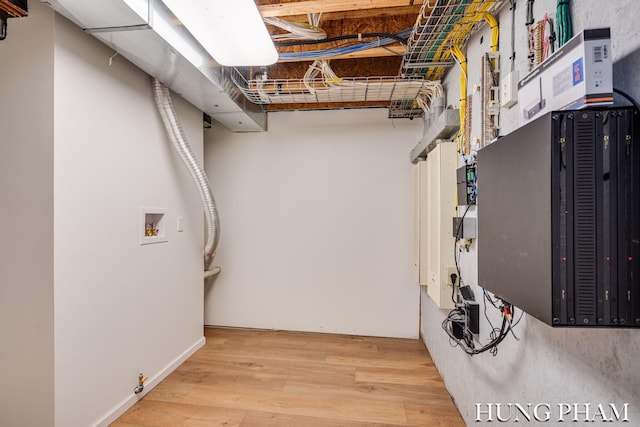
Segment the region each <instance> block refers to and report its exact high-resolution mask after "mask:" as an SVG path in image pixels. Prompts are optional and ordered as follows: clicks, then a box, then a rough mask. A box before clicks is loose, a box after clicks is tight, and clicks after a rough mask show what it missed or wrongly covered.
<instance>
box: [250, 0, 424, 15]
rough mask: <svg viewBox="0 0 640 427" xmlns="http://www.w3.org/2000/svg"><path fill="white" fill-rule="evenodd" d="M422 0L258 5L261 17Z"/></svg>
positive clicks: (328, 0) (324, 0)
mask: <svg viewBox="0 0 640 427" xmlns="http://www.w3.org/2000/svg"><path fill="white" fill-rule="evenodd" d="M416 3H420V4H422V0H417V1H414V0H351V1H344V0H306V1H297V2H293V3H274V4H263V5H260V6H258V10H259V11H260V14H261V15H262V16H263V17H265V18H266V17H274V16H294V15H306V14H307V13H320V12H322V13H330V12H345V11H354V10H363V9H381V8H389V7H401V6H415V4H416Z"/></svg>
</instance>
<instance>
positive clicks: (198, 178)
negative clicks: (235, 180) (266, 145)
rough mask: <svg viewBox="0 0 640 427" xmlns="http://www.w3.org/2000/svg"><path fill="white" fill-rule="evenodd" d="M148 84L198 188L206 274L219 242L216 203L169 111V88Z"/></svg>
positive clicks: (174, 114)
mask: <svg viewBox="0 0 640 427" xmlns="http://www.w3.org/2000/svg"><path fill="white" fill-rule="evenodd" d="M151 85H152V89H153V96H154V99H155V102H156V106H157V107H158V111H159V112H160V116H161V117H162V122H163V123H164V127H165V129H166V130H167V134H168V135H169V138H170V139H171V142H172V144H173V148H174V149H175V150H176V153H178V156H179V157H180V159H181V160H182V163H184V165H185V167H186V168H187V170H188V171H189V174H190V175H191V179H192V180H193V183H194V184H195V186H196V188H197V189H198V194H199V195H200V201H201V202H202V207H203V208H204V211H205V218H206V221H207V242H206V244H205V246H204V269H205V271H209V269H210V268H211V264H212V263H213V258H214V257H215V254H216V249H217V248H218V241H219V240H220V219H219V218H218V210H217V209H216V202H215V200H214V199H213V193H212V192H211V186H210V185H209V179H207V175H206V174H205V172H204V170H202V168H201V167H200V165H199V164H198V162H197V160H196V158H195V156H194V155H193V151H191V146H190V145H189V142H188V141H187V138H186V136H185V134H184V131H183V130H182V126H181V125H180V122H179V121H178V117H177V115H176V112H175V109H174V108H173V102H171V95H170V93H169V89H168V88H167V87H166V86H165V85H163V84H162V83H160V81H158V79H155V78H152V80H151Z"/></svg>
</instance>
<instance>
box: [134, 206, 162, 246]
mask: <svg viewBox="0 0 640 427" xmlns="http://www.w3.org/2000/svg"><path fill="white" fill-rule="evenodd" d="M166 213H167V210H166V209H164V208H140V244H141V245H148V244H150V243H162V242H166V241H168V240H169V239H168V237H167V227H166V224H167V221H166Z"/></svg>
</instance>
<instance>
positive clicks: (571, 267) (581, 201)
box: [478, 108, 640, 327]
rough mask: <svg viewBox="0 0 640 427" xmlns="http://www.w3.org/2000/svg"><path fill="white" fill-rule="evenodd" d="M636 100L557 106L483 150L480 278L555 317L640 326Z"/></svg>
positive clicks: (536, 312) (565, 322)
mask: <svg viewBox="0 0 640 427" xmlns="http://www.w3.org/2000/svg"><path fill="white" fill-rule="evenodd" d="M638 131H639V129H638V115H637V113H636V112H635V111H634V110H633V109H631V108H611V109H607V108H602V109H589V110H579V111H554V112H550V113H547V114H545V115H543V116H542V117H540V118H539V119H537V120H535V121H533V122H531V123H529V124H527V125H525V126H523V127H521V128H520V129H518V130H516V131H514V132H513V133H511V134H509V135H507V136H505V137H503V138H501V139H499V140H498V141H496V142H494V143H493V144H491V145H489V146H487V147H485V148H483V149H482V150H480V151H479V153H478V194H479V196H478V283H479V285H480V286H482V287H483V288H485V289H487V290H489V291H491V292H493V293H494V294H496V295H497V296H499V297H501V298H503V299H504V300H506V301H508V302H510V303H512V304H514V305H515V306H517V307H519V308H521V309H522V310H524V311H526V312H527V313H529V314H531V315H532V316H534V317H536V318H538V319H540V320H542V321H543V322H545V323H548V324H550V325H554V326H608V327H611V326H627V327H628V326H635V327H638V326H640V280H639V277H640V269H639V262H638V261H639V260H640V259H639V258H638V257H639V256H640V147H639V146H638Z"/></svg>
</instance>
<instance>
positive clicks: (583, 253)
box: [574, 114, 597, 324]
mask: <svg viewBox="0 0 640 427" xmlns="http://www.w3.org/2000/svg"><path fill="white" fill-rule="evenodd" d="M585 115H586V114H585ZM574 147H575V181H574V185H575V187H574V188H575V190H574V197H575V199H574V200H575V236H574V238H575V277H576V289H575V290H576V295H575V297H576V317H577V319H578V322H582V323H585V324H588V323H591V322H594V321H595V315H596V312H595V306H596V304H595V298H596V295H595V294H596V260H597V258H596V196H595V195H596V177H595V174H594V171H595V169H596V156H595V126H594V122H593V118H592V117H591V115H589V117H588V118H583V119H579V120H578V122H577V123H576V133H575V142H574Z"/></svg>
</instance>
